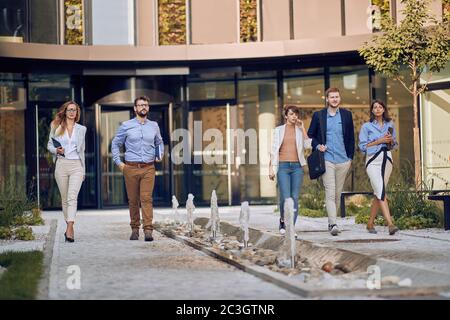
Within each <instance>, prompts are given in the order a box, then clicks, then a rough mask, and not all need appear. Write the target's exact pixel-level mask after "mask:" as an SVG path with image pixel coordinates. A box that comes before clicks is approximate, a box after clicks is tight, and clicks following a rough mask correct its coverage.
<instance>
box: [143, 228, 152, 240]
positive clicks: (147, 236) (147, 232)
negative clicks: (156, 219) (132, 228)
mask: <svg viewBox="0 0 450 320" xmlns="http://www.w3.org/2000/svg"><path fill="white" fill-rule="evenodd" d="M144 234H145V241H153V237H152V231H151V230H145V231H144Z"/></svg>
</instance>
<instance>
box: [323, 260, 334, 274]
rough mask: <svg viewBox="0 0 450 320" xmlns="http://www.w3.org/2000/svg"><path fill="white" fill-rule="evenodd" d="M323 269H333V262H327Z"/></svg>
mask: <svg viewBox="0 0 450 320" xmlns="http://www.w3.org/2000/svg"><path fill="white" fill-rule="evenodd" d="M322 270H323V271H325V272H328V273H330V272H331V270H333V264H332V263H331V262H330V261H327V262H325V263H324V264H323V266H322Z"/></svg>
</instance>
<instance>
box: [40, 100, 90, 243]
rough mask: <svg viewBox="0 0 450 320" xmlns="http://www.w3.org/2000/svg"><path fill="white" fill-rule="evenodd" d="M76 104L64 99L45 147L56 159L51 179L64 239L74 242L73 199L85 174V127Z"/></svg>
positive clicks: (75, 206)
mask: <svg viewBox="0 0 450 320" xmlns="http://www.w3.org/2000/svg"><path fill="white" fill-rule="evenodd" d="M80 112H81V110H80V106H79V105H78V104H77V103H76V102H74V101H68V102H66V103H64V104H63V105H62V106H61V107H60V108H59V110H58V112H57V113H56V116H55V119H54V120H53V121H52V123H51V127H50V136H49V140H48V144H47V149H48V150H49V151H50V152H51V153H52V154H53V161H56V167H55V179H56V183H57V185H58V189H59V192H60V194H61V202H62V210H63V213H64V219H65V220H66V223H67V229H66V232H65V233H64V237H65V241H66V242H74V241H75V240H74V228H73V225H74V223H75V216H76V212H77V199H78V193H79V192H80V188H81V184H82V183H83V181H84V178H85V174H86V165H85V157H84V149H85V135H86V127H85V126H82V125H80V124H78V123H77V122H78V121H79V120H80Z"/></svg>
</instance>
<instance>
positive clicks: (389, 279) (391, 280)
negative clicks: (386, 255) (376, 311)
mask: <svg viewBox="0 0 450 320" xmlns="http://www.w3.org/2000/svg"><path fill="white" fill-rule="evenodd" d="M399 282H400V278H399V277H397V276H386V277H383V278H382V279H381V285H383V286H388V285H397V284H398V283H399Z"/></svg>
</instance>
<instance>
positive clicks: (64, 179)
mask: <svg viewBox="0 0 450 320" xmlns="http://www.w3.org/2000/svg"><path fill="white" fill-rule="evenodd" d="M83 175H84V174H83V167H82V166H81V161H80V160H67V159H64V158H60V157H59V158H58V160H56V168H55V179H56V183H57V184H58V189H59V192H60V194H61V204H62V209H63V213H64V219H66V221H68V222H69V221H70V222H73V221H75V215H76V213H77V202H78V193H79V192H80V188H81V184H82V183H83Z"/></svg>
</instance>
